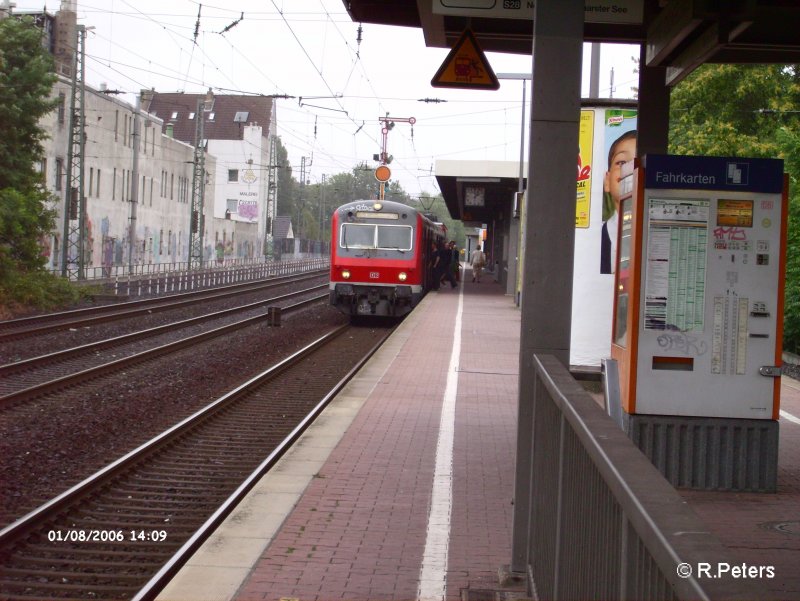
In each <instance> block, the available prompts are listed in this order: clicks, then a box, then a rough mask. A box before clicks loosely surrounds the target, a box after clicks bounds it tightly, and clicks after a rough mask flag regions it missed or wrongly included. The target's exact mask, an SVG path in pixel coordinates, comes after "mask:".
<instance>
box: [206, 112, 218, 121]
mask: <svg viewBox="0 0 800 601" xmlns="http://www.w3.org/2000/svg"><path fill="white" fill-rule="evenodd" d="M216 116H217V114H216V113H209V114H208V120H209V121H213V120H214V117H216Z"/></svg>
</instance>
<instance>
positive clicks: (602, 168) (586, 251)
mask: <svg viewBox="0 0 800 601" xmlns="http://www.w3.org/2000/svg"><path fill="white" fill-rule="evenodd" d="M579 123H580V125H579V127H580V132H579V136H578V140H579V142H578V148H579V158H578V174H577V198H576V200H577V202H576V206H577V208H576V213H575V262H574V270H573V288H572V334H571V338H570V363H571V364H573V365H587V366H599V365H600V361H601V359H603V358H604V357H608V356H609V355H610V352H611V339H612V332H611V324H612V321H613V320H612V317H613V316H612V314H613V306H614V276H613V275H612V269H613V262H612V261H611V256H612V254H611V253H612V248H611V236H612V235H613V240H614V243H615V246H616V241H617V235H616V234H617V232H616V229H612V230H611V231H609V227H608V223H609V222H608V220H609V219H610V218H611V217H612V215H613V216H614V217H615V219H612V220H611V222H610V223H612V224H613V226H612V228H616V224H617V221H618V219H616V206H617V205H616V202H615V200H614V194H615V193H616V196H617V199H618V197H619V191H618V183H619V181H618V177H615V174H616V173H617V172H618V171H619V169H618V167H617V166H615V165H614V157H615V158H616V160H617V161H619V160H621V159H625V160H629V159H633V158H634V155H635V152H636V106H635V104H633V103H632V102H627V103H625V102H624V101H623V102H620V104H619V105H617V106H613V107H612V106H608V105H605V106H596V107H592V106H589V105H586V106H584V107H582V110H581V116H580V122H579ZM623 136H624V137H623ZM620 137H623V139H622V140H621V141H619V142H618V140H619V139H620ZM615 142H616V144H615ZM622 151H624V152H622ZM609 154H612V155H613V156H612V160H611V161H609ZM582 178H585V179H582ZM582 183H583V184H585V185H583V186H582V185H581V184H582ZM582 193H583V196H582ZM604 209H605V210H604ZM584 211H585V215H584V214H583V212H584ZM613 252H614V253H616V249H613Z"/></svg>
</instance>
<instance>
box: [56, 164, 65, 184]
mask: <svg viewBox="0 0 800 601" xmlns="http://www.w3.org/2000/svg"><path fill="white" fill-rule="evenodd" d="M63 179H64V159H60V158H56V186H55V187H56V190H59V191H60V190H63V187H62V184H63V181H62V180H63Z"/></svg>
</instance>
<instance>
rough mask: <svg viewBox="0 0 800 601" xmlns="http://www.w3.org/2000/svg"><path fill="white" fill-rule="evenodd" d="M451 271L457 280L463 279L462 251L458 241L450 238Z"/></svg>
mask: <svg viewBox="0 0 800 601" xmlns="http://www.w3.org/2000/svg"><path fill="white" fill-rule="evenodd" d="M450 272H451V273H452V274H453V278H455V280H456V282H460V281H461V253H459V251H458V247H456V241H455V240H450Z"/></svg>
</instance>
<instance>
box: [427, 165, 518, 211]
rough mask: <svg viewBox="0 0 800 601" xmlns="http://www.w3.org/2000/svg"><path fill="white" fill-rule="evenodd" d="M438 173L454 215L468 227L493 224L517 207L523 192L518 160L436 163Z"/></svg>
mask: <svg viewBox="0 0 800 601" xmlns="http://www.w3.org/2000/svg"><path fill="white" fill-rule="evenodd" d="M435 172H436V182H437V183H438V185H439V189H440V190H441V191H442V197H443V198H444V200H445V204H446V205H447V210H448V211H449V212H450V215H451V216H452V217H453V218H455V219H460V220H462V221H463V222H464V224H465V225H468V226H475V227H480V225H481V224H483V223H490V222H491V221H492V219H494V218H496V217H497V215H499V214H502V213H503V212H504V210H505V207H509V206H513V197H514V193H515V192H517V190H518V189H519V162H518V161H517V162H514V161H436V166H435ZM523 173H524V174H525V175H526V176H527V174H528V164H527V163H524V165H523ZM525 180H526V178H523V183H524V181H525Z"/></svg>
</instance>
